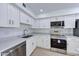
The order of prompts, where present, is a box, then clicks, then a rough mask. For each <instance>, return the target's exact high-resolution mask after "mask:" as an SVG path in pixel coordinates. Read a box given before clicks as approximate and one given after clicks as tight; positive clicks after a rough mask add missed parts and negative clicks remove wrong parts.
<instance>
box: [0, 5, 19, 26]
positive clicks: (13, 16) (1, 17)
mask: <svg viewBox="0 0 79 59" xmlns="http://www.w3.org/2000/svg"><path fill="white" fill-rule="evenodd" d="M0 27H19V10H18V9H17V8H16V7H14V6H13V5H10V4H0Z"/></svg>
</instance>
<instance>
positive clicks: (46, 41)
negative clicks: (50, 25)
mask: <svg viewBox="0 0 79 59" xmlns="http://www.w3.org/2000/svg"><path fill="white" fill-rule="evenodd" d="M36 43H37V47H41V48H46V49H50V35H39V36H38V37H36Z"/></svg>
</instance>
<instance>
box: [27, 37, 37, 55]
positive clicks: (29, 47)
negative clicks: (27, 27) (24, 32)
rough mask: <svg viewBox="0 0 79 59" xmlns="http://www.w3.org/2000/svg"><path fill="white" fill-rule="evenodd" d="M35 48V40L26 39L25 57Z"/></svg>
mask: <svg viewBox="0 0 79 59" xmlns="http://www.w3.org/2000/svg"><path fill="white" fill-rule="evenodd" d="M35 48H36V39H35V38H33V37H31V38H29V39H27V40H26V55H27V56H30V55H31V53H32V52H33V51H34V49H35Z"/></svg>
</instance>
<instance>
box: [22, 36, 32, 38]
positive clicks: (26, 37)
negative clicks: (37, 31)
mask: <svg viewBox="0 0 79 59" xmlns="http://www.w3.org/2000/svg"><path fill="white" fill-rule="evenodd" d="M32 36H33V35H27V36H23V37H22V38H29V37H32Z"/></svg>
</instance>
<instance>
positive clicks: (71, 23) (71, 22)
mask: <svg viewBox="0 0 79 59" xmlns="http://www.w3.org/2000/svg"><path fill="white" fill-rule="evenodd" d="M64 23H65V26H64V28H75V15H67V16H65V20H64Z"/></svg>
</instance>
